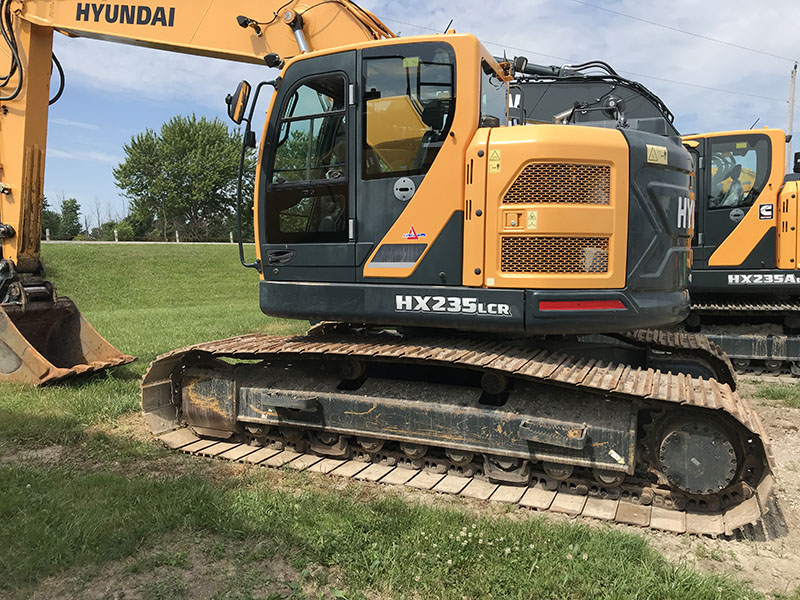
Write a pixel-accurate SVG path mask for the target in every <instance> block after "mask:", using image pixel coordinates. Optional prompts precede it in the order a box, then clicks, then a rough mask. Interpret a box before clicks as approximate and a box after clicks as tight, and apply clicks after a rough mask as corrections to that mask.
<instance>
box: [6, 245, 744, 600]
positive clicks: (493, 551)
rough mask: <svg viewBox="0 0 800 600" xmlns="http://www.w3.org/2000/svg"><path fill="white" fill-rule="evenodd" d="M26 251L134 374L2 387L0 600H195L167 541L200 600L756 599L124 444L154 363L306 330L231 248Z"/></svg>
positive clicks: (499, 523)
mask: <svg viewBox="0 0 800 600" xmlns="http://www.w3.org/2000/svg"><path fill="white" fill-rule="evenodd" d="M43 252H44V257H45V261H46V264H47V268H48V272H49V275H50V277H51V278H52V279H53V280H54V282H55V283H56V285H57V286H58V290H59V293H61V294H63V295H68V296H70V297H72V298H73V299H74V300H75V301H76V303H77V305H78V307H79V308H80V309H81V310H82V312H83V313H84V315H85V316H86V317H87V319H88V320H89V321H90V322H92V323H93V324H94V325H95V326H96V327H97V329H98V330H99V331H100V332H101V333H102V334H103V335H104V336H105V337H106V338H107V339H109V341H111V342H112V343H114V344H115V345H116V346H117V347H118V348H120V350H122V351H123V352H126V353H129V354H134V355H137V356H139V362H137V363H134V364H133V365H130V366H128V367H124V368H120V369H116V370H112V371H110V372H109V373H107V374H105V375H103V376H94V377H89V378H82V379H77V380H73V381H70V382H65V383H62V384H59V385H54V386H50V387H45V388H40V389H28V388H24V387H21V386H15V385H2V386H0V574H2V576H0V597H13V598H17V597H19V598H23V597H28V596H30V595H31V594H32V593H33V592H32V590H36V586H38V585H43V583H42V582H43V580H45V579H46V578H47V577H49V576H64V577H71V578H72V579H73V580H74V582H73V584H71V585H74V586H75V589H74V591H73V592H72V595H73V597H82V595H83V592H82V591H81V590H82V589H84V588H83V587H82V586H87V585H91V584H92V582H104V581H105V578H106V576H107V571H108V569H111V568H112V567H114V565H117V564H123V565H127V566H126V567H125V568H122V569H121V570H120V572H121V573H122V574H120V575H116V576H115V577H118V579H119V581H122V582H123V583H124V582H125V581H129V580H131V579H130V578H135V577H141V576H144V575H148V576H149V577H150V579H149V580H147V581H144V582H143V583H142V582H140V583H137V584H136V585H139V586H140V587H139V588H137V590H136V593H137V594H138V597H144V598H188V597H193V592H192V590H193V588H192V585H193V575H192V573H193V571H192V569H198V568H200V566H199V565H198V564H196V563H197V562H198V561H199V559H198V558H197V557H196V556H195V558H192V556H194V555H192V554H191V553H190V554H187V552H188V550H187V549H186V548H183V547H175V544H176V540H185V539H189V540H195V542H192V545H191V547H192V548H195V547H205V546H207V548H206V550H205V552H206V554H204V555H203V556H204V558H203V562H204V563H207V565H206V567H207V568H208V569H210V570H211V571H213V573H212V578H213V580H214V581H215V586H216V587H215V588H214V590H213V591H211V592H209V593H208V594H206V596H207V597H214V598H242V599H246V598H270V599H272V600H274V599H277V598H297V599H301V598H307V597H308V598H311V597H314V598H317V597H319V594H316V593H314V594H313V595H309V594H310V593H309V592H307V591H306V590H305V588H304V587H303V585H305V584H304V582H305V583H308V582H309V581H316V582H317V583H316V584H315V585H316V586H317V588H318V589H322V590H323V592H324V597H327V598H331V597H336V598H348V599H350V600H356V599H358V598H363V597H364V596H363V595H362V594H364V595H368V596H370V597H379V598H414V597H417V598H454V599H456V598H458V599H460V598H497V599H500V598H502V599H514V598H635V597H647V598H681V599H706V598H708V599H712V598H713V599H720V600H721V599H723V598H725V599H728V598H755V597H759V596H758V594H756V593H754V592H753V591H752V590H748V589H747V588H746V587H744V586H742V585H740V584H738V583H735V582H734V581H732V580H730V579H725V578H723V577H720V576H710V575H704V574H701V573H698V572H697V571H694V570H691V569H689V568H685V567H673V566H671V565H669V564H668V563H667V562H666V561H665V560H664V559H663V558H661V557H660V556H659V555H658V554H657V553H655V552H654V551H653V550H651V549H650V548H649V547H648V545H647V543H646V541H645V540H644V539H643V538H641V537H639V536H635V535H630V534H628V533H621V532H615V531H611V530H591V529H589V528H588V527H586V526H583V525H574V524H554V523H552V522H550V521H548V520H546V519H542V518H537V517H535V516H533V515H532V514H530V513H520V514H525V515H527V516H528V518H517V519H509V518H506V517H504V516H497V512H498V511H495V512H494V515H495V516H475V515H470V514H466V513H465V512H463V511H455V510H444V509H441V508H434V507H430V506H425V505H422V504H419V503H415V502H410V501H408V500H404V499H402V498H400V497H399V496H396V495H395V494H394V493H391V492H389V491H386V492H382V493H375V491H374V488H371V487H368V486H367V487H365V486H362V485H359V484H346V485H344V487H342V484H341V482H334V481H333V480H331V479H328V478H324V477H320V476H314V475H311V474H305V473H295V472H289V471H286V472H283V471H275V470H264V469H254V470H250V471H246V472H244V474H243V475H239V476H234V475H232V474H231V472H230V471H229V470H227V467H226V466H225V465H224V464H223V463H218V462H210V461H206V460H203V459H191V458H182V457H180V456H177V455H176V454H174V453H170V452H168V451H167V450H165V449H163V448H161V447H159V446H158V445H156V444H154V443H150V442H141V441H136V440H135V439H133V438H132V437H129V436H128V437H126V435H125V434H124V433H119V432H117V431H116V429H115V427H117V426H119V425H120V424H121V421H120V420H121V418H123V417H125V416H126V415H129V414H131V413H136V412H137V411H138V410H139V408H138V403H139V387H138V386H139V380H140V377H141V375H142V374H143V373H144V371H145V369H146V368H147V364H148V363H149V362H150V361H151V360H152V359H153V358H155V357H156V356H157V355H158V354H161V353H163V352H166V351H168V350H171V349H174V348H176V347H179V346H183V345H186V344H190V343H194V342H199V341H204V340H210V339H215V338H219V337H227V336H233V335H238V334H243V333H248V332H253V331H260V332H267V333H299V332H301V331H303V330H304V329H305V324H303V323H298V322H289V321H282V320H278V319H270V318H267V317H265V316H264V315H262V314H261V313H260V311H259V309H258V290H257V288H258V284H257V277H256V276H255V273H254V272H253V271H249V270H245V269H243V268H242V267H240V266H239V265H238V257H237V256H236V247H235V246H226V245H152V246H147V245H141V246H140V245H119V246H115V245H70V244H45V246H44V251H43ZM129 420H130V419H129ZM98 425H99V427H98ZM52 445H58V446H61V447H62V454H61V455H60V458H58V459H57V460H56V462H52V461H51V462H46V461H43V460H42V461H36V460H33V459H28V460H25V461H22V462H19V461H17V462H8V461H5V462H4V461H3V458H4V457H9V456H11V457H15V456H18V451H19V450H31V449H37V448H44V447H47V446H52ZM515 514H517V513H515ZM277 559H280V560H286V561H288V563H289V564H290V565H291V568H292V569H293V570H294V571H293V573H291V574H288V575H287V574H285V575H282V576H280V577H278V578H277V579H276V580H274V581H273V579H272V578H273V577H274V576H273V575H270V574H269V573H268V572H267V571H268V569H266V567H265V565H267V566H268V565H269V564H270V563H269V561H274V560H277ZM319 569H322V570H321V571H320V570H319ZM217 570H218V573H217V572H216V571H217ZM315 573H316V574H315ZM329 577H330V579H331V581H328V578H329ZM126 578H128V579H126ZM137 581H138V580H137ZM320 586H321V587H320ZM195 595H196V593H195ZM39 597H41V594H39Z"/></svg>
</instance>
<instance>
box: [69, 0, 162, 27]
mask: <svg viewBox="0 0 800 600" xmlns="http://www.w3.org/2000/svg"><path fill="white" fill-rule="evenodd" d="M101 19H102V20H103V21H105V22H106V23H119V24H121V25H160V26H162V27H172V26H173V25H174V24H175V8H174V7H173V8H166V7H164V6H156V7H155V8H151V7H149V6H137V5H135V4H106V3H95V2H78V11H77V15H76V16H75V20H76V21H86V22H89V21H93V22H95V23H99V22H100V20H101Z"/></svg>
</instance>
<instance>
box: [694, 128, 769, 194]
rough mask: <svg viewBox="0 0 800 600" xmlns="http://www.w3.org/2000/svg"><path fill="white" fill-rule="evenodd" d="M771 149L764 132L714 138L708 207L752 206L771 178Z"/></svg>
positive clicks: (711, 152)
mask: <svg viewBox="0 0 800 600" xmlns="http://www.w3.org/2000/svg"><path fill="white" fill-rule="evenodd" d="M769 148H770V146H769V138H767V137H766V136H763V135H748V136H743V137H740V138H722V139H712V140H711V144H710V153H709V154H710V181H709V188H708V207H709V208H712V209H713V208H720V209H723V208H745V207H748V206H751V205H752V204H753V202H754V201H755V199H756V198H757V197H758V195H759V194H760V193H761V190H763V189H764V185H765V184H766V182H767V179H768V178H769V164H770V155H769Z"/></svg>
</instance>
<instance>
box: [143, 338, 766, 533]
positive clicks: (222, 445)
mask: <svg viewBox="0 0 800 600" xmlns="http://www.w3.org/2000/svg"><path fill="white" fill-rule="evenodd" d="M669 367H672V371H675V372H669V371H668V370H667V368H669ZM678 367H680V369H681V370H682V371H684V372H677V370H678ZM733 388H735V376H734V375H733V372H732V368H730V364H729V363H727V361H726V359H725V358H724V354H722V353H721V352H719V350H718V349H717V348H715V347H714V346H713V345H711V344H708V343H707V342H705V341H704V340H702V338H698V337H696V336H692V335H689V334H663V333H658V332H634V333H632V334H624V335H618V336H615V337H613V338H607V339H604V338H603V337H602V336H592V339H578V338H573V337H550V338H542V339H535V340H530V339H526V340H500V339H496V338H490V337H487V338H481V339H476V338H474V337H469V338H468V337H457V336H452V335H451V336H447V337H444V336H439V337H430V336H420V335H418V334H417V335H410V334H401V333H398V332H396V331H378V332H376V331H368V330H363V329H357V328H350V327H348V326H344V325H341V324H339V325H335V324H323V325H320V326H317V327H315V328H313V329H312V330H311V331H310V332H309V334H308V335H306V336H300V337H269V336H261V335H251V336H244V337H240V338H232V339H230V340H221V341H218V342H210V343H204V344H199V345H196V346H192V347H189V348H184V349H181V350H176V351H174V352H171V353H169V354H166V355H164V356H162V357H160V358H159V359H157V360H156V361H155V362H154V363H153V364H152V365H151V367H150V370H149V371H148V373H147V375H146V376H145V379H144V382H143V387H142V407H143V411H144V413H145V417H146V419H147V421H148V423H149V424H150V426H151V428H152V430H153V432H154V434H155V435H157V436H160V437H161V439H162V440H163V441H165V442H166V443H167V444H169V445H171V446H173V447H176V448H181V449H183V450H185V451H187V452H193V453H200V454H206V455H214V456H220V457H222V458H229V459H231V460H243V461H246V462H257V463H259V464H260V463H264V464H276V463H282V462H288V463H289V464H290V465H291V464H292V463H294V462H295V461H299V462H297V464H296V465H295V466H302V467H306V466H308V467H309V468H310V467H311V466H313V465H323V464H327V465H328V466H330V467H334V466H335V472H337V473H339V474H349V473H351V472H352V475H358V474H360V473H361V472H362V471H363V472H364V473H368V474H369V476H368V478H372V479H374V480H380V481H384V480H386V482H389V483H391V482H393V481H399V480H401V479H403V478H406V481H399V482H400V483H407V482H410V484H411V485H413V484H414V482H417V483H419V484H420V485H418V486H417V487H425V486H423V485H422V483H421V482H433V483H432V484H431V486H430V487H431V488H433V489H435V490H436V489H437V486H438V487H439V489H438V490H437V491H448V490H449V491H451V493H453V492H452V490H454V489H456V488H459V486H462V484H463V486H462V487H461V488H460V489H459V492H455V493H460V492H461V491H466V490H473V491H474V490H476V489H478V488H480V489H483V490H484V492H482V493H481V494H479V496H482V495H486V491H487V490H491V491H490V495H491V496H493V495H495V494H499V496H501V497H502V498H505V499H506V501H514V502H517V503H520V504H523V505H525V506H532V507H534V508H537V509H540V510H547V509H549V510H554V511H557V512H558V511H560V512H569V513H570V514H584V515H585V516H592V517H596V518H602V519H607V520H613V521H619V522H626V523H632V524H637V525H641V526H649V527H653V528H659V529H665V530H669V531H675V532H690V533H697V534H707V535H723V534H731V533H732V532H734V531H736V530H738V529H741V528H742V527H744V526H746V525H748V524H751V523H755V522H757V521H758V520H759V519H760V517H761V515H762V513H763V512H764V511H765V510H766V503H767V500H768V499H769V496H770V494H771V488H772V484H773V479H772V475H771V470H770V464H769V460H770V459H769V452H768V448H767V446H766V438H765V435H764V431H763V427H762V426H761V423H760V422H759V420H758V417H757V416H756V415H755V413H753V412H752V410H751V409H750V407H749V405H748V404H747V402H746V401H745V400H743V399H742V398H740V397H739V396H738V395H737V394H736V392H735V391H734V389H733ZM248 458H249V460H248ZM256 459H258V460H256ZM323 461H328V462H327V463H324V462H323ZM348 465H350V466H348ZM319 468H320V469H322V468H323V467H322V466H320V467H319ZM329 470H330V469H329ZM378 475H379V477H378ZM418 478H420V479H418ZM434 479H435V481H434ZM442 487H444V488H447V489H442ZM486 497H489V496H486ZM565 507H566V508H568V509H569V510H566V509H565Z"/></svg>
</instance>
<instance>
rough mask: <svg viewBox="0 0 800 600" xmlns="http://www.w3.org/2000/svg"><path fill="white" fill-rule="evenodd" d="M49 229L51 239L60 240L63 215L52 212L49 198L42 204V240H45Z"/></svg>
mask: <svg viewBox="0 0 800 600" xmlns="http://www.w3.org/2000/svg"><path fill="white" fill-rule="evenodd" d="M48 229H49V230H50V239H52V240H57V239H59V235H60V230H61V215H60V214H58V213H57V212H56V211H54V210H50V205H49V204H48V203H47V198H44V199H43V202H42V239H45V236H46V234H47V230H48Z"/></svg>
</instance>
